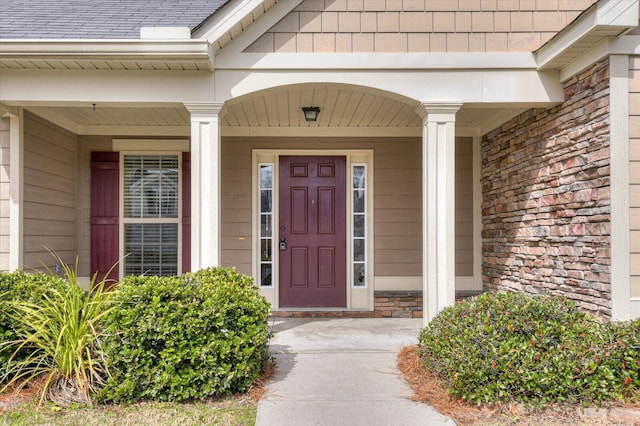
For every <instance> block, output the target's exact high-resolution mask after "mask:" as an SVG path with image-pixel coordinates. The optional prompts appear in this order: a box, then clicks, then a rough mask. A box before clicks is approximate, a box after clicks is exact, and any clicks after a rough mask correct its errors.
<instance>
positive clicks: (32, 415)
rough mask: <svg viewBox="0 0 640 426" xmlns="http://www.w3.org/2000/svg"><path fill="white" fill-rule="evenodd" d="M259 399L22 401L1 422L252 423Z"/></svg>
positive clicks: (89, 425)
mask: <svg viewBox="0 0 640 426" xmlns="http://www.w3.org/2000/svg"><path fill="white" fill-rule="evenodd" d="M255 420H256V402H254V401H253V400H251V399H250V398H248V397H236V398H229V399H226V400H221V401H207V402H193V403H185V404H179V403H157V402H149V403H139V404H130V405H104V406H96V407H91V408H88V407H72V408H65V409H60V408H59V407H57V406H54V405H52V404H44V405H43V406H42V407H40V409H39V410H38V409H37V406H36V405H35V404H32V403H29V404H26V403H23V404H21V405H19V406H17V407H12V408H11V409H5V410H0V425H3V426H4V425H12V426H13V425H15V426H22V425H24V426H31V425H65V426H66V425H69V426H71V425H74V426H76V425H83V426H93V425H95V426H107V425H118V426H128V425H131V426H134V425H136V426H137V425H162V426H165V425H180V426H183V425H184V426H189V425H194V426H195V425H221V426H232V425H233V426H236V425H253V424H255Z"/></svg>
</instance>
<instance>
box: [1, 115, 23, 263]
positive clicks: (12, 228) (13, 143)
mask: <svg viewBox="0 0 640 426" xmlns="http://www.w3.org/2000/svg"><path fill="white" fill-rule="evenodd" d="M5 116H8V117H9V163H10V166H9V270H10V271H15V270H17V269H22V267H23V266H24V260H23V258H24V208H23V202H24V196H23V192H24V115H23V110H22V108H18V109H17V110H16V111H15V114H12V113H6V114H5Z"/></svg>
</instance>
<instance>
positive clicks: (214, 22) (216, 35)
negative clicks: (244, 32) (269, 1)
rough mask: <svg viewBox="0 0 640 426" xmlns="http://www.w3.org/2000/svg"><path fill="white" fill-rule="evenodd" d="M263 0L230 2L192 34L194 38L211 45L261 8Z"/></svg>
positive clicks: (233, 0) (236, 0) (235, 0)
mask: <svg viewBox="0 0 640 426" xmlns="http://www.w3.org/2000/svg"><path fill="white" fill-rule="evenodd" d="M263 3H264V0H232V1H231V2H229V3H227V4H226V5H224V6H223V7H222V9H221V10H219V11H217V12H216V13H215V14H214V15H213V17H211V19H210V20H209V21H208V22H207V23H205V24H204V25H203V26H202V27H201V28H199V29H198V30H196V31H195V32H194V33H193V36H194V37H197V38H200V39H205V40H207V41H208V42H209V43H211V44H213V43H215V42H216V41H218V39H220V37H222V36H223V35H225V34H227V33H228V32H229V31H231V29H232V28H233V27H234V26H236V25H238V24H240V22H241V21H242V20H243V19H244V18H245V17H246V16H248V15H249V14H252V13H253V12H254V11H255V10H256V9H258V8H259V7H263Z"/></svg>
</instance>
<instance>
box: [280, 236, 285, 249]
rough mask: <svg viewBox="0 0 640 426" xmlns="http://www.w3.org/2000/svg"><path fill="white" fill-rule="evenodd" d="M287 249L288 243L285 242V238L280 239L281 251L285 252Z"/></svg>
mask: <svg viewBox="0 0 640 426" xmlns="http://www.w3.org/2000/svg"><path fill="white" fill-rule="evenodd" d="M286 249H287V242H286V241H285V240H284V237H281V238H280V251H284V250H286Z"/></svg>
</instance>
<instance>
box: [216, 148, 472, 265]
mask: <svg viewBox="0 0 640 426" xmlns="http://www.w3.org/2000/svg"><path fill="white" fill-rule="evenodd" d="M421 147H422V141H421V140H420V139H419V138H368V139H367V138H328V139H323V138H305V139H300V138H293V137H291V138H257V137H246V138H245V137H226V138H223V141H222V212H221V219H222V259H221V261H222V264H223V266H235V267H236V268H237V269H238V270H239V271H240V272H242V273H245V274H251V271H252V263H253V259H252V258H251V245H252V240H251V226H252V225H251V224H252V217H251V182H252V176H251V173H252V169H251V161H252V157H251V153H252V150H253V149H283V150H284V149H305V148H313V149H318V150H322V149H327V150H331V149H335V150H338V149H339V150H344V149H347V150H348V149H354V150H356V149H373V150H374V212H373V214H374V247H375V253H374V260H375V270H374V275H375V276H378V277H393V276H399V277H415V276H421V275H422V212H421V199H422V198H421V197H422V193H421V191H422V190H421V186H422V176H421V173H422V166H421V149H422V148H421ZM471 150H472V141H471V138H457V140H456V191H457V196H456V202H457V203H458V206H459V209H457V211H456V275H458V276H470V275H472V272H473V271H472V263H473V255H472V247H473V243H472V232H473V229H472V223H473V219H472V215H471V208H472V181H471V177H472V173H471V164H472V163H471V156H472V154H471Z"/></svg>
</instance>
